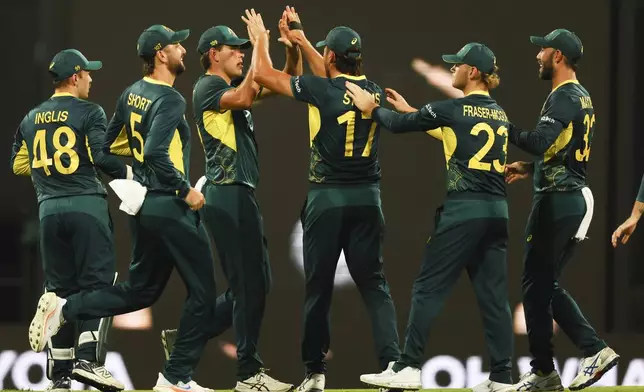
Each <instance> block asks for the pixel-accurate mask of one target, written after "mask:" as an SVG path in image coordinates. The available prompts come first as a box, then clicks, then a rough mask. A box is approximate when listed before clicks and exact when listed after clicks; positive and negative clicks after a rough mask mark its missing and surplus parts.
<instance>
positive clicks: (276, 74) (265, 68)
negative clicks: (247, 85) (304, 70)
mask: <svg viewBox="0 0 644 392" xmlns="http://www.w3.org/2000/svg"><path fill="white" fill-rule="evenodd" d="M253 58H254V59H256V61H257V62H256V64H255V76H254V79H255V82H257V83H259V85H260V86H262V87H264V88H267V89H269V90H271V91H273V92H275V93H277V94H280V95H285V96H288V97H293V92H292V91H291V76H290V75H288V74H286V73H284V72H282V71H278V70H276V69H275V68H273V62H272V60H271V56H270V54H269V53H268V35H267V34H262V35H261V36H260V37H258V38H257V45H256V46H255V48H254V49H253Z"/></svg>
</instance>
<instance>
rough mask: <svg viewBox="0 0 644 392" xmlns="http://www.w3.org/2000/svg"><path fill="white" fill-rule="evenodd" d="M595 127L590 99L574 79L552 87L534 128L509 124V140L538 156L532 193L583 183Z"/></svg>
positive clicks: (564, 188)
mask: <svg viewBox="0 0 644 392" xmlns="http://www.w3.org/2000/svg"><path fill="white" fill-rule="evenodd" d="M594 130H595V109H594V108H593V102H592V101H591V99H590V94H588V91H586V89H585V88H584V87H583V86H582V85H581V84H579V82H578V81H576V80H567V81H565V82H563V83H561V84H560V85H558V86H557V87H555V88H554V89H553V90H552V92H551V93H550V95H548V98H547V99H546V102H545V103H544V104H543V108H542V109H541V118H540V119H539V123H538V124H537V127H536V129H535V130H534V131H524V130H520V129H518V128H516V127H515V126H513V125H511V126H510V141H511V142H512V143H513V144H515V145H517V146H518V147H519V148H521V149H522V150H524V151H526V152H528V153H530V154H533V155H536V156H538V157H539V159H538V160H536V161H535V165H534V189H535V192H537V193H542V192H557V191H572V190H576V189H581V188H583V187H585V186H586V165H587V164H588V158H589V157H590V146H591V144H592V140H593V133H594Z"/></svg>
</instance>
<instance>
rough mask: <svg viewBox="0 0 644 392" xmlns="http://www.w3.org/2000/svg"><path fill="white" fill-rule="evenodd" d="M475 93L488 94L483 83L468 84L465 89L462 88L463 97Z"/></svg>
mask: <svg viewBox="0 0 644 392" xmlns="http://www.w3.org/2000/svg"><path fill="white" fill-rule="evenodd" d="M475 91H483V92H486V93H488V94H489V91H488V88H487V86H486V85H485V83H468V84H467V85H466V86H465V88H463V95H468V94H471V93H473V92H475Z"/></svg>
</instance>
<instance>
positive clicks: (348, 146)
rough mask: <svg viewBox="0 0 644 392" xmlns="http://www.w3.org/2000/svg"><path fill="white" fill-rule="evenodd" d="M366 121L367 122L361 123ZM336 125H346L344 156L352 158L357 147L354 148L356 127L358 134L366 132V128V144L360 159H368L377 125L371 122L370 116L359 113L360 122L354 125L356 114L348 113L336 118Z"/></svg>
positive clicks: (353, 112)
mask: <svg viewBox="0 0 644 392" xmlns="http://www.w3.org/2000/svg"><path fill="white" fill-rule="evenodd" d="M363 120H368V121H363ZM338 124H340V125H342V124H347V134H346V138H345V142H344V156H345V157H353V156H355V155H354V151H355V152H357V149H358V147H356V145H355V144H356V143H355V139H356V126H357V127H358V132H360V133H362V132H366V130H367V128H368V129H369V136H368V137H367V142H366V144H365V146H364V149H363V150H362V154H361V155H360V156H362V157H368V156H369V155H371V146H372V145H373V139H374V136H375V134H376V128H377V127H378V124H377V123H375V122H373V121H372V120H371V116H368V115H365V114H364V113H361V117H360V120H359V122H358V124H356V112H355V111H353V110H352V111H349V112H346V113H344V114H343V115H341V116H340V117H338Z"/></svg>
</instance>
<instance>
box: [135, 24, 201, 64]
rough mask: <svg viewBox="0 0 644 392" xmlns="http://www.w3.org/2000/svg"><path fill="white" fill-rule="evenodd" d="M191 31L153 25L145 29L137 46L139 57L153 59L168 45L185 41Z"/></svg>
mask: <svg viewBox="0 0 644 392" xmlns="http://www.w3.org/2000/svg"><path fill="white" fill-rule="evenodd" d="M189 35H190V30H187V29H186V30H179V31H174V30H172V29H171V28H169V27H166V26H164V25H153V26H150V27H148V28H147V29H145V31H143V33H141V36H139V41H138V42H137V44H136V51H137V52H138V54H139V57H152V56H154V55H155V54H157V52H158V51H159V50H161V49H163V48H165V47H166V46H168V45H171V44H178V43H179V42H182V41H185V40H186V38H188V36H189Z"/></svg>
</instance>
